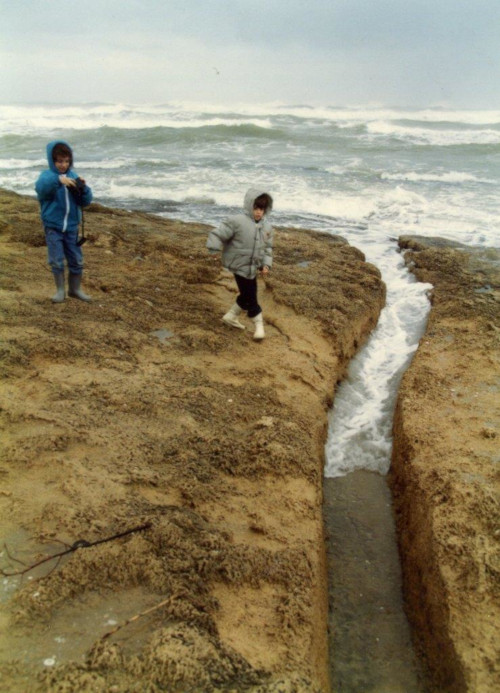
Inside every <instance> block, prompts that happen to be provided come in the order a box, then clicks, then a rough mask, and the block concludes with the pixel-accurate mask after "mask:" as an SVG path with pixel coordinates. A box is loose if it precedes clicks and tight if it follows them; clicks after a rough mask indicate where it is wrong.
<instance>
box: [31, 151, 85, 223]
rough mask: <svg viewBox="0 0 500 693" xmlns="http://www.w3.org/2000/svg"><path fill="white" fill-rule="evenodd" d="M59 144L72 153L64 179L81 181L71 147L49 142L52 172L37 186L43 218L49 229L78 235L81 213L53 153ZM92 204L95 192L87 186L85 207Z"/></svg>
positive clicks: (44, 173) (41, 177)
mask: <svg viewBox="0 0 500 693" xmlns="http://www.w3.org/2000/svg"><path fill="white" fill-rule="evenodd" d="M56 144H64V145H66V147H68V148H69V150H70V152H71V163H70V167H69V169H68V170H67V171H66V173H65V174H64V175H65V176H67V177H68V178H78V174H77V173H75V171H74V170H73V150H72V149H71V147H70V146H69V144H68V143H67V142H64V140H54V142H49V144H48V145H47V160H48V162H49V168H48V169H47V170H45V171H43V172H42V173H41V174H40V177H39V178H38V180H37V182H36V184H35V190H36V194H37V197H38V201H39V202H40V214H41V217H42V222H43V225H44V226H45V227H46V228H50V229H56V230H57V231H63V232H64V231H76V230H77V229H78V225H79V223H80V219H81V211H80V208H79V207H78V205H77V204H76V202H75V199H74V197H73V195H72V194H71V193H70V192H69V190H68V188H67V187H66V186H65V185H63V184H62V183H61V182H60V180H59V176H60V175H61V174H60V173H59V171H58V170H57V168H56V165H55V164H54V160H53V159H52V151H53V149H54V147H55V146H56ZM91 202H92V190H91V189H90V188H89V187H88V185H86V186H85V188H84V189H83V194H82V205H83V207H86V206H87V205H89V204H90V203H91Z"/></svg>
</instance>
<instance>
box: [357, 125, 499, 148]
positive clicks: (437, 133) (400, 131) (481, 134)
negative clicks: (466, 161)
mask: <svg viewBox="0 0 500 693" xmlns="http://www.w3.org/2000/svg"><path fill="white" fill-rule="evenodd" d="M367 132H368V133H369V134H370V135H372V136H379V135H384V136H385V137H396V138H398V139H402V140H407V141H408V142H411V143H412V144H414V145H433V146H439V147H451V146H456V145H466V144H475V145H477V144H500V130H492V129H488V128H487V129H484V130H476V129H452V128H446V129H436V130H434V129H431V128H423V127H417V126H403V125H398V124H396V123H393V122H391V121H382V120H380V121H374V122H369V123H367Z"/></svg>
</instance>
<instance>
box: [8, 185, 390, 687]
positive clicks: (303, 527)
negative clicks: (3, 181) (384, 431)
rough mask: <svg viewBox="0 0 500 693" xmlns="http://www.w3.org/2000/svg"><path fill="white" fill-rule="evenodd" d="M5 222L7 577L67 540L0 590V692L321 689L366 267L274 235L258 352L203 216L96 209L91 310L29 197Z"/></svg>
mask: <svg viewBox="0 0 500 693" xmlns="http://www.w3.org/2000/svg"><path fill="white" fill-rule="evenodd" d="M0 215H1V217H0V218H1V225H0V248H1V257H2V279H1V293H0V303H1V307H2V312H3V316H4V317H3V325H2V328H1V330H2V352H3V353H2V385H1V394H2V412H1V413H2V428H3V431H4V434H3V450H2V458H1V462H0V473H1V479H2V487H1V488H2V490H1V492H0V513H1V516H2V520H3V526H2V530H3V531H2V538H3V540H2V546H3V547H4V550H3V553H2V567H3V569H4V573H9V572H15V571H18V570H20V569H24V564H26V565H30V564H32V563H35V562H36V561H38V560H40V558H42V557H44V556H46V555H48V554H53V553H57V552H61V551H64V550H67V548H68V547H75V542H79V544H78V545H77V546H78V548H77V549H76V550H75V551H71V552H69V553H67V554H66V555H64V556H63V557H62V558H61V560H60V561H59V562H57V561H55V560H53V561H50V562H47V563H44V564H42V565H41V566H39V567H38V568H37V569H36V570H35V571H29V572H28V573H26V574H25V575H24V577H23V580H22V582H21V580H20V578H19V577H18V578H15V577H8V578H5V577H4V578H2V581H3V591H4V597H5V598H4V599H3V604H2V616H1V620H0V663H1V679H0V689H1V690H5V691H7V690H8V691H19V692H20V691H22V692H23V693H26V691H37V690H40V691H86V690H88V691H103V692H104V691H106V692H107V693H108V692H111V691H122V692H125V691H127V692H129V693H130V692H132V691H136V692H140V693H144V692H145V691H160V690H162V691H164V690H169V691H183V692H185V691H202V692H203V693H208V692H209V691H230V690H232V691H255V692H259V693H260V692H265V691H282V690H283V691H292V690H297V691H326V690H328V687H329V684H328V666H327V611H328V608H327V588H326V568H325V549H324V532H323V522H322V500H323V497H322V476H323V461H324V460H323V445H324V440H325V435H326V428H327V411H328V408H329V407H330V405H331V403H332V397H333V393H334V389H335V384H336V382H337V381H338V380H340V379H341V378H342V376H343V374H344V371H345V368H346V366H347V364H348V361H349V359H350V357H351V356H352V355H353V354H354V353H355V351H356V350H357V349H358V348H359V346H360V345H361V344H362V343H363V341H364V340H365V339H366V338H367V336H368V335H369V333H370V331H371V330H372V329H373V327H374V326H375V324H376V322H377V319H378V315H379V312H380V310H381V308H382V306H383V304H384V299H385V288H384V285H383V283H382V282H381V279H380V274H379V272H378V270H377V269H376V268H375V267H373V266H371V265H369V264H367V263H366V262H365V261H364V257H363V255H362V253H361V252H360V251H359V250H357V249H356V248H353V247H351V246H349V245H348V244H347V243H346V242H345V241H344V240H343V239H342V238H339V237H335V236H329V235H318V234H313V233H309V232H307V231H290V230H284V229H280V230H278V231H277V238H276V244H275V263H276V270H273V272H272V273H271V274H270V275H269V276H268V278H266V279H265V282H264V281H260V282H259V283H260V289H259V292H260V298H261V299H262V300H261V303H262V306H263V310H264V315H265V320H266V333H267V336H266V339H265V340H264V341H263V342H262V343H257V342H254V340H253V339H252V334H253V331H252V329H251V327H253V325H252V323H251V322H250V321H248V322H246V324H247V330H246V331H241V330H235V329H232V328H229V327H227V326H225V325H224V324H223V323H222V321H221V316H222V315H223V314H224V312H225V311H226V310H227V308H228V307H229V306H230V305H231V304H232V303H233V301H234V298H235V295H236V292H235V286H234V279H233V277H232V275H228V274H227V273H225V271H223V270H221V266H220V259H219V258H217V257H216V258H214V257H213V256H211V255H210V254H209V253H208V252H207V251H206V249H205V241H206V237H207V233H208V227H203V226H198V225H194V224H185V223H181V222H176V221H170V220H166V219H162V218H159V217H155V216H150V215H146V214H140V213H129V212H126V211H120V210H115V209H109V208H104V207H102V206H99V205H92V206H91V207H90V208H89V209H88V211H86V212H85V231H86V235H87V236H88V238H89V242H88V243H87V244H86V245H85V246H84V255H85V264H86V269H85V273H84V279H83V283H82V286H83V287H84V289H85V291H87V292H88V293H89V294H91V295H92V297H93V302H92V303H84V302H81V301H78V300H76V299H71V298H68V299H66V301H65V302H64V303H62V304H58V305H55V304H52V303H51V301H50V296H51V295H52V294H53V293H54V286H53V279H52V276H51V273H50V271H49V268H48V266H47V262H46V249H45V247H44V245H45V243H44V236H43V232H42V229H41V225H40V221H39V217H38V205H37V202H36V201H35V200H34V199H31V198H29V197H20V196H18V195H15V194H13V193H8V192H5V191H4V192H1V194H0ZM138 528H139V529H138ZM129 530H134V531H132V532H131V533H130V534H126V535H124V536H121V537H120V536H116V535H120V534H122V533H124V532H128V531H129ZM111 537H115V538H113V539H110V540H109V541H103V540H106V539H108V538H111ZM61 542H64V544H61ZM86 542H87V543H89V544H94V543H95V542H102V543H96V544H95V545H91V546H87V545H86ZM5 546H6V547H7V548H5ZM7 551H8V554H7ZM9 556H10V557H11V558H9ZM19 560H22V561H23V564H20V563H18V562H17V561H19ZM30 578H32V579H30ZM5 592H7V594H5ZM7 597H8V598H7ZM129 621H130V622H129ZM125 624H126V625H125ZM120 626H122V627H120ZM117 628H118V630H116V629H117Z"/></svg>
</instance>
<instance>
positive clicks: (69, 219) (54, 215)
mask: <svg viewBox="0 0 500 693" xmlns="http://www.w3.org/2000/svg"><path fill="white" fill-rule="evenodd" d="M47 160H48V163H49V168H48V169H47V170H45V171H43V172H42V173H41V174H40V176H39V178H38V180H37V182H36V184H35V190H36V194H37V197H38V201H39V202H40V215H41V217H42V222H43V226H44V230H45V239H46V241H47V253H48V262H49V265H50V266H51V268H52V273H53V275H54V280H55V284H56V289H57V291H56V293H55V294H54V296H52V302H53V303H62V301H64V299H65V298H66V294H65V285H64V258H66V262H67V264H68V270H69V279H68V296H73V297H74V298H79V299H80V300H81V301H90V300H91V298H90V296H88V295H87V294H85V293H84V292H83V291H82V289H81V281H82V272H83V253H82V249H81V246H80V245H78V226H79V223H80V220H81V214H82V213H81V211H80V206H82V207H86V206H87V205H89V204H90V203H91V202H92V191H91V189H90V188H89V187H88V185H86V183H85V181H84V180H83V179H82V178H79V177H78V175H77V174H76V173H75V171H74V170H73V152H72V149H71V147H70V146H69V144H68V143H67V142H64V141H62V140H56V141H54V142H49V144H48V145H47Z"/></svg>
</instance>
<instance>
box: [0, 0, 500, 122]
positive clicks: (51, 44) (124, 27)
mask: <svg viewBox="0 0 500 693" xmlns="http://www.w3.org/2000/svg"><path fill="white" fill-rule="evenodd" d="M0 71H1V72H0V74H1V77H0V102H1V103H3V104H9V103H18V102H28V103H29V102H39V101H50V102H56V103H60V102H86V101H105V102H116V101H120V102H127V103H144V102H151V103H162V102H168V101H177V100H184V101H186V100H189V101H194V102H209V103H214V104H217V103H221V104H231V103H233V104H235V103H254V102H265V103H267V102H274V101H279V102H282V103H287V104H299V103H300V104H311V105H337V106H353V105H359V106H362V105H375V104H376V105H388V106H389V105H392V106H406V107H408V106H417V107H425V106H436V105H442V106H450V107H456V108H495V109H498V108H500V0H175V1H174V0H76V1H73V2H69V1H66V2H61V1H60V0H0Z"/></svg>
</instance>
